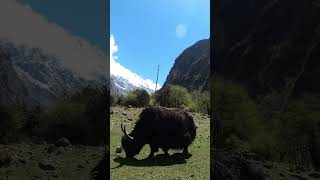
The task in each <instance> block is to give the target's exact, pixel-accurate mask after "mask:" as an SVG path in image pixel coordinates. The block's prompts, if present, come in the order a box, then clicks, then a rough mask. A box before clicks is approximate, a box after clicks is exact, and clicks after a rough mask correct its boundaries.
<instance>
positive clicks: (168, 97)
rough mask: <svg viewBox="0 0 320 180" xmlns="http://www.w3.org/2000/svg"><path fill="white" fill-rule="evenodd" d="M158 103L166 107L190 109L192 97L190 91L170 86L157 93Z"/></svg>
mask: <svg viewBox="0 0 320 180" xmlns="http://www.w3.org/2000/svg"><path fill="white" fill-rule="evenodd" d="M155 100H156V103H157V104H159V105H160V106H164V107H172V108H181V107H183V106H185V107H188V106H189V105H190V103H191V96H190V94H189V92H188V90H187V89H186V88H184V87H182V86H178V85H168V86H166V87H164V88H162V89H161V90H159V91H157V92H156V95H155Z"/></svg>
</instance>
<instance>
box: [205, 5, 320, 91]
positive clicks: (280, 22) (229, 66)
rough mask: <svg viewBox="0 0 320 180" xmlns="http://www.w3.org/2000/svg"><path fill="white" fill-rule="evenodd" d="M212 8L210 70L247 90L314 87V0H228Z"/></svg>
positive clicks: (318, 44)
mask: <svg viewBox="0 0 320 180" xmlns="http://www.w3.org/2000/svg"><path fill="white" fill-rule="evenodd" d="M217 8H219V11H215V12H214V13H215V14H214V17H215V19H214V21H213V22H214V27H215V28H214V29H213V31H214V33H215V34H216V35H217V36H216V38H215V39H214V41H213V46H214V47H215V48H214V61H213V63H212V64H211V69H213V72H214V73H217V74H219V75H222V76H224V77H227V78H228V79H232V80H234V81H237V82H241V83H242V84H244V85H245V86H246V87H247V88H248V90H249V91H250V94H251V95H252V96H259V95H264V94H266V93H269V92H271V91H273V90H277V91H280V90H282V89H284V88H286V87H288V86H290V87H292V95H301V94H302V93H305V92H311V93H319V92H320V85H319V83H318V77H320V61H319V60H318V59H319V57H320V53H319V52H320V21H319V18H320V6H319V2H318V1H302V0H301V1H290V0H281V1H279V0H274V1H267V0H262V1H259V2H258V1H252V0H244V1H241V2H238V1H234V0H229V1H224V2H221V4H219V6H217Z"/></svg>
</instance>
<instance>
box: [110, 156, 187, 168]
mask: <svg viewBox="0 0 320 180" xmlns="http://www.w3.org/2000/svg"><path fill="white" fill-rule="evenodd" d="M189 157H191V154H190V155H189V156H188V157H186V156H185V155H184V154H182V153H174V154H172V155H165V154H157V155H155V156H154V157H153V158H146V159H141V160H138V159H135V158H133V159H128V158H123V157H120V156H118V157H116V158H114V159H113V160H114V161H115V162H117V163H119V165H118V166H117V167H115V168H118V167H121V166H123V165H127V166H140V167H141V166H170V165H174V164H184V163H186V162H187V161H186V158H189ZM115 168H112V169H115Z"/></svg>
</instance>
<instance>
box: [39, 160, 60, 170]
mask: <svg viewBox="0 0 320 180" xmlns="http://www.w3.org/2000/svg"><path fill="white" fill-rule="evenodd" d="M38 166H39V167H40V168H41V169H42V170H55V169H56V168H55V167H54V166H53V165H52V163H51V162H49V161H48V160H42V161H40V162H39V163H38Z"/></svg>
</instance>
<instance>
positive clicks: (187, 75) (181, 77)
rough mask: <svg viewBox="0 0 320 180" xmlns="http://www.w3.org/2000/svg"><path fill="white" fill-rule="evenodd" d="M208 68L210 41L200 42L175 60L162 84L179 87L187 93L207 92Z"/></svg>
mask: <svg viewBox="0 0 320 180" xmlns="http://www.w3.org/2000/svg"><path fill="white" fill-rule="evenodd" d="M209 67H210V41H209V39H205V40H200V41H198V42H197V43H195V44H194V45H192V46H190V47H189V48H187V49H186V50H184V51H183V52H182V53H181V54H180V55H179V57H178V58H177V59H176V60H175V63H174V65H173V67H172V68H171V70H170V73H169V75H168V77H167V79H166V81H165V83H164V86H166V85H168V84H175V85H181V86H184V87H186V88H187V89H188V90H189V91H192V90H201V91H205V90H208V89H209V87H208V82H209V73H210V72H209Z"/></svg>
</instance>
